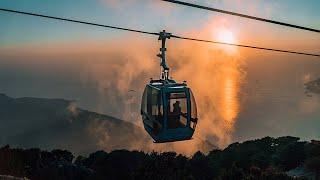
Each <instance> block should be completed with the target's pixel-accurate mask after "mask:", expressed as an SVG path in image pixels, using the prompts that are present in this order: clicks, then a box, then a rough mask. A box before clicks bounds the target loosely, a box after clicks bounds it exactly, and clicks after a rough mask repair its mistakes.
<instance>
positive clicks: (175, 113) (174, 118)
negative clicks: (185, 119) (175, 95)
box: [171, 101, 181, 128]
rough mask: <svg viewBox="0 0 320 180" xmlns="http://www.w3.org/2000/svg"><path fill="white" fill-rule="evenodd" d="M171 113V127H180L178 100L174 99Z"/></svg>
mask: <svg viewBox="0 0 320 180" xmlns="http://www.w3.org/2000/svg"><path fill="white" fill-rule="evenodd" d="M171 113H172V118H171V124H172V126H171V127H172V128H178V127H180V115H181V106H180V101H176V102H175V103H174V104H173V111H172V112H171Z"/></svg>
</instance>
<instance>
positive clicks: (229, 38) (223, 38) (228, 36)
mask: <svg viewBox="0 0 320 180" xmlns="http://www.w3.org/2000/svg"><path fill="white" fill-rule="evenodd" d="M217 40H218V41H220V42H223V43H230V44H234V43H236V39H235V36H234V34H233V33H232V32H231V31H230V30H227V29H221V30H220V31H218V33H217Z"/></svg>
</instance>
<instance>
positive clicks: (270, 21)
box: [161, 0, 320, 33]
mask: <svg viewBox="0 0 320 180" xmlns="http://www.w3.org/2000/svg"><path fill="white" fill-rule="evenodd" d="M161 1H165V2H169V3H173V4H179V5H183V6H189V7H193V8H198V9H204V10H208V11H214V12H218V13H223V14H229V15H232V16H238V17H242V18H247V19H253V20H256V21H261V22H266V23H271V24H277V25H281V26H286V27H290V28H296V29H301V30H306V31H311V32H316V33H320V30H319V29H314V28H309V27H304V26H299V25H295V24H289V23H285V22H280V21H274V20H271V19H265V18H260V17H256V16H250V15H246V14H240V13H236V12H232V11H226V10H222V9H217V8H212V7H207V6H202V5H198V4H192V3H188V2H184V1H177V0H161Z"/></svg>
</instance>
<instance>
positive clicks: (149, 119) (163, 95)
mask: <svg viewBox="0 0 320 180" xmlns="http://www.w3.org/2000/svg"><path fill="white" fill-rule="evenodd" d="M170 36H171V34H170V33H167V32H165V31H163V32H160V35H159V39H158V40H161V41H162V47H161V48H160V51H161V53H160V54H158V57H160V60H161V64H160V66H161V67H162V72H161V78H160V79H158V80H153V79H151V81H150V82H149V83H148V84H147V85H146V87H145V89H144V92H143V96H142V102H141V115H142V120H143V125H144V128H145V130H146V131H147V132H148V134H149V135H150V136H151V137H152V138H153V140H154V142H155V143H164V142H173V141H183V140H189V139H191V138H192V135H193V133H194V131H195V128H196V125H197V121H198V118H197V107H196V101H195V99H194V96H193V94H192V91H191V89H190V88H189V87H188V86H187V84H186V82H185V81H184V82H183V83H177V82H176V81H175V80H173V79H170V78H169V68H168V66H167V65H166V59H165V51H166V48H165V43H166V39H170Z"/></svg>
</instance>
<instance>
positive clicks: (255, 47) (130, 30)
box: [0, 8, 320, 57]
mask: <svg viewBox="0 0 320 180" xmlns="http://www.w3.org/2000/svg"><path fill="white" fill-rule="evenodd" d="M0 11H3V12H9V13H15V14H23V15H29V16H36V17H41V18H47V19H54V20H59V21H66V22H72V23H78V24H85V25H90V26H98V27H104V28H110V29H116V30H123V31H129V32H135V33H141V34H148V35H155V36H160V35H161V32H160V33H155V32H149V31H142V30H137V29H131V28H124V27H119V26H110V25H104V24H97V23H92V22H86V21H80V20H74V19H69V18H62V17H55V16H48V15H43V14H36V13H30V12H23V11H16V10H11V9H3V8H0ZM168 34H170V33H167V35H168ZM169 37H171V38H176V39H184V40H190V41H198V42H206V43H213V44H223V45H229V46H237V47H243V48H251V49H260V50H266V51H274V52H282V53H290V54H300V55H306V56H314V57H320V55H319V54H313V53H305V52H298V51H289V50H281V49H273V48H265V47H258V46H251V45H242V44H232V43H225V42H218V41H211V40H205V39H196V38H190V37H183V36H177V35H173V34H170V36H169ZM159 40H160V39H159Z"/></svg>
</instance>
